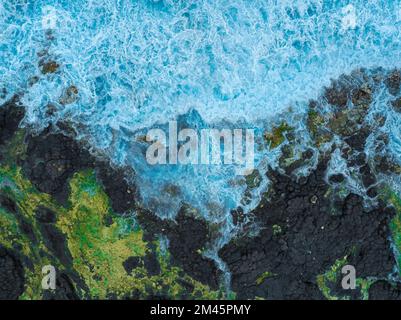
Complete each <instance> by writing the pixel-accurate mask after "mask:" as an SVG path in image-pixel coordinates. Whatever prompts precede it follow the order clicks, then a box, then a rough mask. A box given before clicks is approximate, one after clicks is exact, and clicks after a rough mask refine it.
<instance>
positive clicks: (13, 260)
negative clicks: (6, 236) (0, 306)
mask: <svg viewBox="0 0 401 320" xmlns="http://www.w3.org/2000/svg"><path fill="white" fill-rule="evenodd" d="M24 283H25V276H24V269H23V267H22V265H21V262H20V260H19V258H18V257H17V256H16V254H15V253H14V252H13V251H11V250H9V249H6V248H5V247H3V246H2V245H0V300H16V299H18V298H19V296H20V295H21V294H22V293H23V292H24Z"/></svg>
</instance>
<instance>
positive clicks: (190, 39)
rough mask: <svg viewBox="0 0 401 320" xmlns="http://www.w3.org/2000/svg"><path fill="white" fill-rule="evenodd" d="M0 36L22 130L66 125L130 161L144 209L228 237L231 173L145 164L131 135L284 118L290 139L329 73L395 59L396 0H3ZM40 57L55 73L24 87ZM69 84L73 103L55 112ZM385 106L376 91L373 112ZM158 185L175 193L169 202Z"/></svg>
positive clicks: (400, 23) (271, 158) (269, 158)
mask: <svg viewBox="0 0 401 320" xmlns="http://www.w3.org/2000/svg"><path fill="white" fill-rule="evenodd" d="M0 30H1V33H0V78H1V83H0V86H1V88H0V89H2V88H4V89H5V91H4V90H3V91H2V92H3V94H2V97H1V99H2V100H1V101H0V102H3V101H5V100H7V99H8V98H10V97H11V96H12V95H13V94H14V93H21V94H23V99H22V101H23V103H24V104H25V105H26V107H27V108H28V112H27V117H26V119H25V124H26V125H30V126H33V127H35V128H37V129H41V128H43V127H45V126H47V125H48V124H49V122H55V121H56V120H58V119H68V120H69V121H71V122H72V123H73V124H74V126H75V127H76V129H77V131H78V133H79V135H80V138H82V139H85V140H88V141H90V143H91V145H92V146H93V147H94V148H96V149H100V150H103V151H104V152H105V153H106V154H107V155H108V156H109V157H110V158H111V159H112V160H113V161H114V162H115V163H116V164H120V165H130V166H133V167H134V169H135V170H136V172H137V183H138V185H139V187H140V192H141V196H142V198H143V204H144V205H145V206H147V207H149V208H151V209H152V210H154V211H155V212H157V213H158V214H159V215H160V216H163V217H173V216H174V215H175V214H176V212H177V210H178V209H179V207H180V206H181V204H182V203H183V202H186V203H188V204H190V205H191V206H193V207H195V208H197V209H198V210H199V211H200V213H201V214H202V215H203V216H205V217H206V218H207V219H209V220H214V221H225V222H226V223H225V229H224V230H225V233H226V234H227V235H228V234H229V233H230V231H231V230H232V225H231V220H230V219H231V218H230V215H229V214H228V213H229V212H230V210H231V209H234V208H236V207H237V206H238V205H240V204H241V199H243V193H244V190H245V186H243V185H242V186H241V185H238V183H235V181H234V182H233V178H235V168H234V167H233V166H195V167H191V166H157V167H153V166H149V165H148V164H147V163H146V161H145V159H144V158H143V156H142V155H141V149H140V148H139V147H138V146H137V145H136V144H135V133H136V132H143V131H146V129H147V128H152V127H154V126H163V125H164V124H166V123H167V122H168V121H170V120H176V119H177V118H178V117H179V116H180V115H185V116H183V117H181V120H182V121H183V122H184V123H189V124H190V125H191V126H192V127H217V128H227V127H228V128H238V127H239V128H243V127H248V128H253V127H255V128H256V129H257V130H258V131H257V132H259V133H261V132H262V130H263V128H270V127H271V126H272V124H273V123H274V122H275V120H276V119H277V118H279V117H280V118H282V117H285V118H286V120H287V122H288V123H290V124H291V125H293V126H295V127H297V128H298V129H299V130H301V131H302V129H303V127H304V124H303V123H302V122H301V119H302V114H304V113H305V112H306V108H307V102H308V100H309V99H311V98H317V97H318V96H319V95H320V94H321V90H322V88H323V86H325V85H329V83H330V79H331V78H337V77H338V76H339V75H341V74H342V73H349V72H351V71H352V70H353V69H356V68H359V67H365V68H373V67H378V66H380V67H384V68H388V69H390V68H394V67H400V61H401V50H400V49H401V42H400V31H401V4H400V1H378V0H376V1H374V0H369V1H366V0H361V1H316V0H309V1H294V0H291V1H290V0H288V1H287V0H283V1H273V0H268V1H261V0H260V1H245V0H233V1H224V0H210V1H207V0H202V1H199V0H198V1H180V0H165V1H162V0H160V1H157V0H139V1H134V0H97V1H94V0H93V1H91V0H86V1H82V0H79V1H78V0H77V1H71V0H68V1H51V0H38V1H23V0H19V1H17V0H4V1H2V2H1V4H0ZM43 50H45V52H46V53H45V57H47V59H54V60H55V61H57V63H58V64H60V68H59V71H58V72H57V73H55V74H47V75H41V76H40V78H39V80H38V82H37V83H36V84H34V85H32V86H31V85H30V84H29V82H30V81H29V79H31V80H32V78H31V77H33V76H35V75H40V70H39V67H38V61H39V59H40V58H39V57H38V54H42V52H43ZM31 83H32V81H31ZM71 85H74V86H76V88H77V89H78V90H79V99H78V100H77V101H76V102H74V103H71V104H68V105H61V104H60V96H62V95H63V92H64V91H65V90H66V88H67V87H68V86H71ZM387 100H388V97H387V96H383V97H377V108H384V105H386V101H387ZM49 104H54V105H55V108H56V110H57V111H56V112H55V113H54V114H53V115H52V116H49V115H47V114H46V110H47V106H48V105H49ZM289 107H291V112H288V110H289V109H288V108H289ZM193 110H196V111H193ZM399 121H400V119H399V117H398V116H397V115H391V116H390V118H389V120H388V123H387V127H386V128H387V130H388V131H389V132H391V142H390V145H391V148H392V150H393V151H394V154H395V155H396V156H400V155H401V137H400V135H399V132H398V131H399V130H398V128H399ZM306 140H307V138H306ZM300 149H302V146H300ZM277 157H278V153H277V151H276V152H275V151H273V152H267V151H266V150H264V151H260V152H256V158H255V159H256V163H257V165H258V166H259V168H260V170H261V171H262V173H263V171H264V170H266V168H267V164H270V165H273V166H274V165H275V164H276V163H277V161H276V160H277ZM234 180H235V179H234ZM170 185H174V186H176V187H177V189H176V190H179V192H176V194H175V195H174V196H172V195H171V192H170V193H169V192H166V188H167V189H168V186H170ZM266 185H267V181H262V183H261V186H260V187H259V189H257V190H254V194H253V200H252V201H251V202H250V203H249V204H248V205H247V206H245V211H248V210H249V209H251V208H252V207H253V206H255V205H256V204H257V202H258V199H259V196H260V192H261V190H262V189H264V188H266Z"/></svg>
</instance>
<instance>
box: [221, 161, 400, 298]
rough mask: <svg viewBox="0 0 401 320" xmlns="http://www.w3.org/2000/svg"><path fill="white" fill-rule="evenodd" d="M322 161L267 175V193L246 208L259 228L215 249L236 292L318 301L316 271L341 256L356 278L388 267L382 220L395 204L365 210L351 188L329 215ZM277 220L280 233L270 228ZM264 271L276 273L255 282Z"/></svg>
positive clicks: (390, 256)
mask: <svg viewBox="0 0 401 320" xmlns="http://www.w3.org/2000/svg"><path fill="white" fill-rule="evenodd" d="M326 167H327V160H324V159H323V160H320V162H319V165H318V167H317V169H316V170H315V171H313V172H312V173H311V174H310V175H309V176H308V177H307V178H306V179H300V180H298V181H297V180H295V178H291V177H289V176H287V175H281V174H279V173H277V172H270V173H269V177H270V178H271V179H272V181H273V185H272V187H271V190H270V191H269V194H270V195H271V196H270V199H269V200H263V201H262V203H261V204H260V205H259V206H258V207H257V208H256V209H255V210H254V211H253V212H252V214H253V215H254V216H255V217H256V223H257V225H258V226H259V227H260V233H259V234H258V235H257V236H256V237H241V238H240V239H234V240H232V241H231V242H230V243H229V244H227V245H226V246H225V247H224V248H223V249H222V250H221V251H220V253H219V254H220V256H221V258H222V259H223V260H224V261H225V262H226V263H227V264H228V267H229V269H230V271H231V273H232V288H233V290H234V291H235V292H237V294H238V298H242V299H248V298H255V297H257V296H260V297H263V298H266V299H321V298H323V297H322V293H321V292H320V290H319V288H318V285H317V282H316V276H317V275H318V274H323V273H324V272H325V271H326V270H327V269H329V268H330V266H331V265H332V264H333V263H334V261H335V260H336V259H339V258H342V257H344V256H346V255H349V263H350V264H352V265H354V266H355V268H356V270H357V272H358V276H361V277H368V276H377V277H385V276H387V275H388V274H389V273H390V272H391V271H392V269H393V266H394V263H395V260H394V256H393V254H392V249H391V245H390V242H389V240H388V238H389V235H390V233H389V232H390V231H389V228H388V227H387V225H388V223H389V221H390V219H391V218H392V217H393V216H394V214H395V213H394V210H393V209H389V208H386V207H385V205H384V204H382V203H380V204H379V205H378V207H377V208H372V209H370V210H367V209H365V208H364V206H363V199H362V198H361V197H359V196H357V195H355V194H350V195H349V196H348V197H346V198H345V199H343V200H340V199H337V201H341V203H340V204H339V205H337V206H336V208H337V210H338V212H337V213H336V214H335V215H332V214H330V213H329V210H328V208H329V207H330V206H331V203H330V202H331V199H330V198H328V197H326V193H327V191H328V188H329V186H328V185H327V184H326V183H325V182H324V177H325V172H326ZM311 196H314V199H315V201H311ZM277 225H278V226H280V229H281V232H280V233H277V232H274V226H277ZM352 253H354V254H352ZM266 271H269V272H270V273H272V274H275V276H272V277H269V278H267V279H265V280H264V281H262V282H261V283H260V284H258V283H257V279H258V277H259V276H260V275H261V274H263V273H264V272H266Z"/></svg>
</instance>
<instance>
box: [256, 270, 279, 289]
mask: <svg viewBox="0 0 401 320" xmlns="http://www.w3.org/2000/svg"><path fill="white" fill-rule="evenodd" d="M275 276H277V274H275V273H272V272H269V271H265V272H263V273H262V274H261V275H260V276H259V277H258V278H257V279H256V284H257V285H258V286H259V285H261V284H262V283H263V282H264V281H265V280H266V279H268V278H271V277H275Z"/></svg>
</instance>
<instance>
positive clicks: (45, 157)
mask: <svg viewBox="0 0 401 320" xmlns="http://www.w3.org/2000/svg"><path fill="white" fill-rule="evenodd" d="M27 145H28V146H27V157H26V159H25V160H24V161H23V164H22V168H23V171H24V174H25V175H26V176H27V177H28V178H29V179H30V181H31V182H32V183H33V184H34V185H35V186H36V187H37V188H38V190H39V191H41V192H45V193H48V194H50V195H52V196H53V197H54V198H55V199H56V200H57V201H59V202H60V203H62V204H66V202H67V199H68V195H69V186H68V183H69V180H70V178H71V177H72V175H73V174H74V173H75V172H77V171H79V170H82V169H85V168H88V167H91V166H93V159H92V157H91V155H90V154H89V152H88V151H86V150H85V149H84V148H82V147H81V146H80V145H79V144H78V142H76V141H75V140H73V139H71V138H69V137H67V136H65V135H63V134H61V133H57V134H53V133H51V132H50V129H48V130H46V131H44V132H42V133H41V134H39V135H37V136H33V135H29V136H28V137H27Z"/></svg>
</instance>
